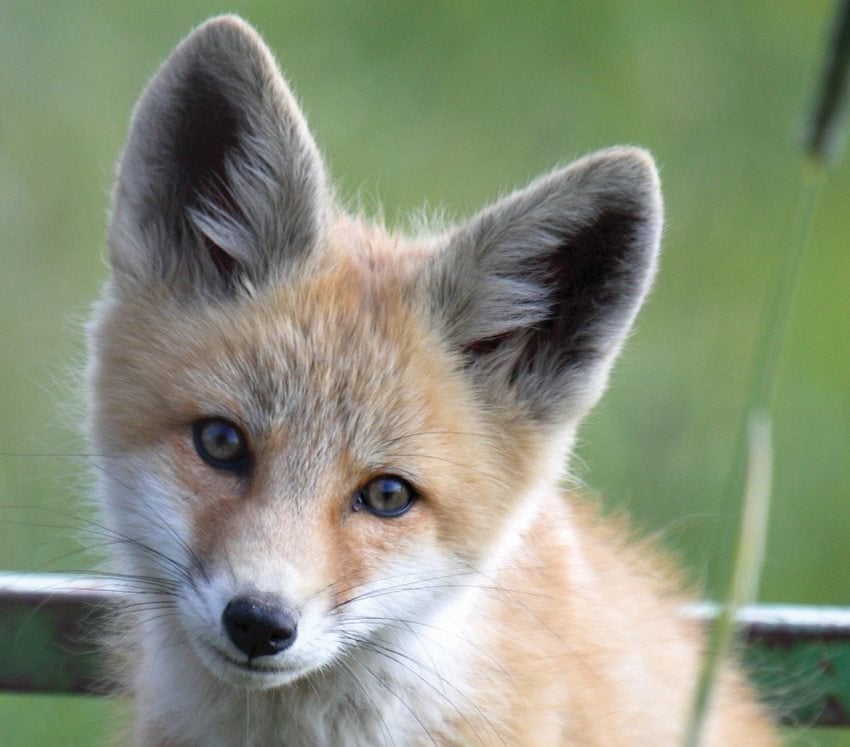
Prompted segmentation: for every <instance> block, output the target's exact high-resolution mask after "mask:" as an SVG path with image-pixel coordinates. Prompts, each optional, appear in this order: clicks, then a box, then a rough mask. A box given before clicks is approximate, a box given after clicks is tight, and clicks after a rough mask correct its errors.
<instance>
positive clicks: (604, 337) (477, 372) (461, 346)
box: [424, 148, 662, 424]
mask: <svg viewBox="0 0 850 747" xmlns="http://www.w3.org/2000/svg"><path fill="white" fill-rule="evenodd" d="M661 213H662V208H661V194H660V190H659V183H658V177H657V174H656V170H655V166H654V164H653V162H652V159H651V157H650V156H649V155H648V154H647V153H645V152H643V151H640V150H636V149H631V148H614V149H611V150H607V151H602V152H600V153H596V154H594V155H591V156H588V157H586V158H584V159H582V160H580V161H578V162H576V163H575V164H573V165H572V166H569V167H567V168H565V169H562V170H559V171H555V172H553V173H551V174H549V175H547V176H545V177H543V178H541V179H539V180H538V181H536V182H534V183H532V184H531V185H530V186H529V187H527V188H526V189H524V190H521V191H519V192H516V193H515V194H513V195H511V196H509V197H507V198H505V199H503V200H501V201H500V202H498V203H496V204H495V205H493V206H492V207H490V208H488V209H486V210H484V211H483V212H482V213H480V214H479V215H478V216H476V217H475V218H474V219H473V220H471V221H470V222H469V223H467V224H466V225H464V226H462V227H461V228H459V229H458V230H456V231H455V232H454V233H452V234H451V235H450V236H449V237H448V238H447V240H446V243H445V246H444V248H443V251H441V252H439V253H438V254H437V255H436V256H435V257H434V259H433V261H432V265H431V266H430V267H429V268H428V270H427V272H426V273H425V279H424V283H425V285H426V287H427V291H426V293H427V294H428V299H429V300H428V303H429V305H430V307H431V312H432V314H434V315H435V316H436V317H437V318H438V320H439V324H441V325H442V328H443V329H444V330H445V333H446V335H447V337H448V340H449V342H450V344H451V346H452V347H453V348H454V349H455V350H456V351H457V353H458V354H460V355H462V356H463V360H464V362H465V364H466V366H467V367H468V370H469V372H470V375H471V376H472V377H473V379H474V381H475V383H476V384H477V386H478V388H479V390H480V392H481V394H482V397H484V398H485V399H486V400H489V401H492V402H494V403H500V404H501V403H505V402H515V403H516V404H517V405H519V407H520V408H521V410H522V411H523V412H525V413H526V414H527V416H528V417H530V418H531V419H533V420H535V421H538V422H541V423H553V424H554V423H562V422H565V421H569V420H577V419H578V418H580V417H581V416H583V415H584V414H585V413H586V412H587V410H589V409H590V407H592V406H593V404H595V402H596V401H597V399H598V398H599V396H600V395H601V393H602V391H603V389H604V387H605V383H606V380H607V376H608V371H609V369H610V367H611V364H612V363H613V361H614V358H615V357H616V355H617V353H618V352H619V349H620V347H621V345H622V343H623V341H624V339H625V338H626V335H627V333H628V331H629V328H630V327H631V325H632V322H633V321H634V318H635V315H636V314H637V311H638V308H639V307H640V305H641V303H642V301H643V298H644V296H645V295H646V292H647V290H648V288H649V286H650V283H651V281H652V277H653V275H654V272H655V266H656V257H657V251H658V244H659V237H660V231H661Z"/></svg>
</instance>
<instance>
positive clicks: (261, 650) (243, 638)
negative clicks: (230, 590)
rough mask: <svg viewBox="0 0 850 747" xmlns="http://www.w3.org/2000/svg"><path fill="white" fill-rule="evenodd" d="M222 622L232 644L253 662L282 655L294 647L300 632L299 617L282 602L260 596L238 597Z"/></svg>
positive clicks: (226, 610) (229, 603) (228, 606)
mask: <svg viewBox="0 0 850 747" xmlns="http://www.w3.org/2000/svg"><path fill="white" fill-rule="evenodd" d="M221 620H222V622H223V623H224V629H225V630H226V631H227V635H228V636H229V637H230V640H231V641H233V643H234V645H235V646H236V648H238V649H239V650H240V651H242V652H243V653H245V654H247V655H248V658H249V659H254V658H256V657H257V656H274V655H275V654H279V653H280V652H281V651H284V650H285V649H287V648H289V647H290V646H291V645H292V644H293V642H294V641H295V636H296V633H297V631H298V624H297V622H296V620H295V616H294V615H293V613H292V612H291V611H290V610H288V609H287V608H286V607H284V606H283V605H282V604H280V602H279V600H276V599H273V600H269V599H267V598H263V597H257V596H254V597H251V596H246V597H234V598H233V599H231V600H230V601H229V602H228V603H227V607H225V608H224V613H223V614H222V616H221Z"/></svg>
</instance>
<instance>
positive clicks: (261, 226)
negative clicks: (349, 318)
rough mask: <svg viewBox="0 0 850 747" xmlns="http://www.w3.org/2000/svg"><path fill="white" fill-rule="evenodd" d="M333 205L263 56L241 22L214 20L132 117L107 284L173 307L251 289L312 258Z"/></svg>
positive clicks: (301, 124)
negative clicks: (176, 301)
mask: <svg viewBox="0 0 850 747" xmlns="http://www.w3.org/2000/svg"><path fill="white" fill-rule="evenodd" d="M330 199H331V198H330V195H329V193H328V188H327V186H326V177H325V170H324V166H323V164H322V161H321V158H320V156H319V154H318V150H317V148H316V145H315V143H314V142H313V139H312V138H311V136H310V134H309V132H308V130H307V125H306V122H305V121H304V118H303V116H302V115H301V113H300V111H299V109H298V106H297V104H296V103H295V100H294V98H293V97H292V94H291V93H290V92H289V89H288V88H287V86H286V83H285V82H284V80H283V77H282V76H281V74H280V71H279V70H278V67H277V65H276V63H275V61H274V59H273V57H272V55H271V53H270V52H269V50H268V48H267V47H266V46H265V44H264V43H263V41H262V40H261V39H260V37H259V36H258V35H257V33H256V32H255V31H254V30H253V29H252V28H251V27H250V26H248V24H246V23H245V22H244V21H242V20H240V19H239V18H236V17H234V16H224V17H220V18H215V19H212V20H210V21H208V22H207V23H205V24H203V25H202V26H200V27H199V28H198V29H196V30H195V31H194V32H193V33H192V34H190V35H189V36H188V38H186V39H185V40H184V41H183V42H182V43H181V44H180V45H179V46H178V47H177V49H176V50H175V51H174V52H173V53H172V54H171V56H170V57H169V58H168V59H167V60H166V62H165V63H164V64H163V66H162V67H161V68H160V70H159V72H157V73H156V75H155V76H154V77H153V79H152V80H151V82H150V83H149V84H148V86H147V88H146V89H145V91H144V93H143V94H142V96H141V98H140V100H139V102H138V104H137V105H136V108H135V111H134V113H133V118H132V122H131V125H130V133H129V136H128V139H127V144H126V147H125V149H124V153H123V154H122V156H121V159H120V161H119V164H118V173H117V179H116V184H115V191H114V196H113V211H112V216H111V220H110V226H109V244H110V252H111V261H112V266H113V269H114V271H115V275H116V279H117V281H118V283H119V286H121V285H122V284H126V283H129V284H131V285H139V284H142V285H147V284H148V283H150V282H151V281H154V282H159V283H165V284H166V285H167V286H168V287H169V288H171V289H172V290H173V291H175V292H177V293H179V294H181V295H190V294H197V293H203V294H206V293H219V292H226V291H227V290H228V289H230V288H232V287H234V284H235V283H236V282H237V281H239V280H244V281H248V282H249V283H250V284H252V285H259V284H261V283H262V282H263V281H264V280H266V279H268V278H269V277H270V276H275V275H279V274H280V273H284V272H286V271H287V270H288V269H290V268H291V267H292V266H293V264H295V263H297V262H298V261H299V260H300V259H301V258H303V257H305V256H306V255H307V254H309V252H310V250H311V248H312V247H313V246H315V245H316V244H317V242H318V240H319V237H320V234H321V231H322V230H323V225H324V223H325V220H324V212H325V210H326V209H327V207H328V204H329V202H330Z"/></svg>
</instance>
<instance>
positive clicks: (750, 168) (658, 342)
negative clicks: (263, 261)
mask: <svg viewBox="0 0 850 747" xmlns="http://www.w3.org/2000/svg"><path fill="white" fill-rule="evenodd" d="M739 5H740V6H743V7H734V8H733V6H731V5H729V4H721V3H714V4H709V3H699V4H698V3H682V4H672V3H667V2H660V0H647V1H646V2H643V3H633V2H628V1H626V0H623V1H622V2H600V3H557V2H541V3H536V4H534V5H533V7H532V5H531V4H523V5H519V4H515V3H506V2H494V3H488V4H483V3H482V4H480V5H473V4H471V3H467V4H456V3H448V2H446V3H442V2H432V3H427V4H423V3H414V2H372V3H368V4H354V3H322V4H316V3H310V2H294V1H293V2H288V3H285V4H283V3H271V2H268V3H259V2H252V3H248V2H245V3H241V4H239V5H238V7H237V6H234V5H233V4H232V3H230V4H227V5H216V4H214V3H205V2H200V0H193V1H189V2H184V3H180V4H173V5H170V6H166V5H162V6H158V7H156V8H153V7H149V6H145V5H138V4H135V5H134V4H115V3H105V2H102V3H97V2H79V3H73V4H71V3H66V4H59V3H54V4H40V3H29V2H23V0H5V2H4V3H3V4H2V6H1V7H0V70H2V71H3V72H2V74H0V113H2V114H0V257H2V260H3V263H2V270H0V344H2V349H3V355H2V356H0V423H2V430H0V454H2V456H0V568H11V569H33V568H42V567H48V568H79V567H82V566H84V565H85V564H86V563H87V562H88V561H87V560H86V558H85V557H83V556H80V555H76V554H72V555H68V554H67V553H69V552H71V551H74V550H75V549H76V548H77V545H76V543H75V541H74V540H73V539H72V535H73V534H74V531H73V529H72V528H71V527H70V526H69V525H70V524H71V523H72V522H71V521H69V520H65V519H63V518H62V517H59V516H56V515H51V514H46V513H43V512H41V511H39V510H37V508H36V507H38V506H47V507H49V508H51V509H54V510H58V511H63V512H64V511H69V512H72V513H81V512H82V511H83V508H82V506H83V504H82V502H81V501H80V500H79V496H80V495H82V494H84V493H85V487H84V486H85V479H84V477H85V469H86V465H85V461H84V459H82V458H80V457H79V456H73V455H75V454H76V455H79V454H81V453H82V452H83V451H84V448H85V446H84V444H83V443H82V441H81V440H80V438H79V436H78V435H77V431H76V425H77V422H78V420H79V418H80V417H81V415H80V414H79V411H78V410H77V409H75V406H74V405H73V404H70V405H69V402H71V401H72V399H73V396H74V395H73V393H74V391H75V390H76V389H77V388H78V387H77V386H76V385H75V384H74V380H75V376H76V373H75V371H76V370H77V369H78V368H79V366H80V363H81V361H82V360H83V350H82V339H81V334H80V320H81V319H83V318H84V317H85V315H86V310H87V307H88V305H89V304H90V302H91V301H92V300H93V299H94V297H95V296H96V295H97V292H98V288H99V286H100V284H101V282H102V281H103V279H104V278H105V274H106V267H105V264H104V261H103V255H104V252H105V246H104V240H103V224H104V219H105V211H106V207H107V203H108V190H109V184H110V180H111V173H112V167H113V162H114V159H115V156H116V155H117V153H118V151H119V148H120V146H121V140H122V138H123V134H124V130H125V127H126V123H127V119H128V115H129V111H130V108H131V106H132V104H133V101H134V100H135V98H136V96H137V94H138V92H139V90H140V88H141V86H142V85H143V84H144V82H145V80H146V79H147V77H148V76H149V75H150V74H151V73H152V72H153V70H154V69H155V67H156V65H158V64H159V62H160V61H161V60H162V58H163V57H164V56H165V55H166V54H167V52H168V51H169V50H170V48H171V47H172V46H173V45H174V44H175V43H176V42H177V41H178V40H179V39H180V38H181V37H182V36H183V35H184V33H185V32H186V31H187V30H188V29H189V28H190V27H191V26H192V25H194V24H196V23H197V22H199V21H200V20H202V19H203V18H205V17H207V16H209V15H212V14H214V13H216V12H221V11H223V10H229V9H233V8H234V7H236V9H238V10H239V11H240V12H241V13H243V14H244V15H245V16H246V17H247V18H248V19H249V20H251V21H252V22H254V23H255V24H257V25H258V26H259V27H260V29H261V30H262V32H263V33H264V35H265V36H266V38H267V40H268V41H269V42H270V44H271V46H272V47H273V48H274V50H275V51H276V53H277V54H278V56H279V58H280V60H281V63H282V65H283V67H284V69H285V70H286V71H287V73H288V75H289V77H290V79H291V81H292V83H293V85H294V87H295V90H296V92H297V94H298V95H299V98H300V99H301V100H302V102H303V103H304V105H305V108H306V110H307V112H308V115H309V117H310V121H311V125H312V127H313V129H314V131H315V132H316V134H317V138H318V140H319V142H320V145H321V146H322V148H323V149H324V151H325V153H326V155H327V157H328V161H329V163H330V165H331V169H332V172H333V174H334V175H335V177H336V179H337V181H338V183H339V184H340V185H341V188H342V193H343V195H345V196H346V197H348V198H350V199H352V200H354V199H357V200H360V201H361V202H362V203H363V204H365V205H367V206H368V205H375V204H377V203H378V200H379V199H380V202H381V204H382V205H383V207H384V211H385V213H386V215H387V216H388V217H389V218H390V219H391V220H397V219H401V218H402V217H403V216H404V215H406V214H408V213H409V212H410V211H412V210H415V209H418V208H420V207H421V206H422V205H423V204H426V205H428V206H429V207H430V208H434V209H436V208H445V209H446V211H447V212H448V214H449V215H456V216H460V215H464V214H468V213H470V212H471V211H473V210H474V209H476V208H477V207H478V206H480V205H482V204H483V203H484V202H486V201H488V200H490V199H492V198H494V197H496V196H497V195H498V194H500V193H501V192H503V191H505V190H507V189H509V188H511V187H513V186H517V185H519V184H522V183H523V182H525V181H527V180H528V179H530V178H531V177H533V176H534V175H536V174H537V173H539V172H541V171H543V170H545V169H547V168H549V167H551V166H553V165H555V164H558V163H563V162H565V161H567V160H569V159H570V158H572V157H574V156H577V155H580V154H582V153H584V152H586V151H588V150H591V149H594V148H598V147H603V146H606V145H610V144H613V143H618V142H626V143H635V144H642V145H645V146H647V147H649V148H650V149H651V150H652V151H653V152H654V153H655V155H656V157H657V159H658V161H659V163H660V165H661V168H662V178H663V181H664V189H665V196H666V202H667V229H666V233H665V241H664V259H663V263H662V268H661V274H660V277H659V279H658V283H657V286H656V291H655V294H654V296H653V298H652V300H651V302H650V304H649V306H648V307H647V309H646V311H645V313H644V314H643V316H642V319H641V322H640V325H639V329H638V332H637V333H636V335H635V336H634V337H633V339H632V341H631V343H630V345H629V346H628V349H627V351H626V354H625V356H624V358H623V360H622V361H621V364H620V365H619V367H618V369H617V371H616V373H615V375H614V377H613V380H612V388H611V391H610V392H609V394H608V395H607V397H606V398H605V399H604V400H603V403H602V404H601V405H600V407H599V408H598V409H597V410H596V411H595V413H594V414H593V415H592V416H591V418H590V420H589V422H588V424H587V426H586V427H585V429H584V430H583V431H582V437H581V447H580V452H579V459H578V460H577V461H576V467H577V468H578V471H579V472H580V473H581V475H582V476H583V477H584V478H585V479H586V480H587V481H588V482H589V483H590V484H591V485H592V486H594V487H595V488H596V489H598V490H599V491H600V492H601V493H602V494H603V495H604V496H605V501H606V504H607V505H610V506H626V507H627V508H628V509H629V511H630V512H631V513H632V514H633V516H634V517H635V519H636V521H637V522H638V524H639V525H640V526H642V527H644V528H645V529H646V530H647V531H651V532H658V533H661V534H662V535H663V536H664V537H665V540H666V542H667V544H668V545H669V546H670V547H671V548H672V549H673V550H674V551H675V552H677V553H679V554H681V555H682V556H683V557H684V558H685V559H686V561H687V563H688V564H689V567H690V568H691V569H692V571H693V575H694V577H695V578H697V579H700V580H702V581H703V582H704V583H706V585H707V587H708V588H709V589H710V590H711V591H712V592H717V591H719V590H720V589H722V586H723V582H724V567H725V564H726V563H727V562H728V553H725V552H720V551H718V546H723V542H726V543H727V544H728V537H729V536H730V529H729V527H730V526H732V525H733V524H734V522H735V521H736V519H737V515H738V506H737V505H732V504H730V503H729V502H728V501H726V500H724V498H723V496H724V492H725V485H726V479H727V475H728V472H729V468H730V464H731V461H732V457H733V455H732V448H733V444H734V443H735V441H736V437H737V429H738V426H739V423H740V422H741V418H742V410H743V406H744V400H745V396H746V392H747V389H748V385H749V377H750V372H751V362H752V357H753V348H754V345H755V344H756V338H757V332H758V329H757V328H758V322H759V318H760V313H761V309H762V307H763V304H764V301H765V298H766V296H767V293H768V283H769V282H770V280H771V279H772V278H773V276H774V271H775V268H776V266H777V262H778V261H779V257H780V253H781V251H782V250H783V249H784V248H785V246H786V245H787V242H788V240H789V233H790V232H791V231H792V229H793V213H794V208H795V204H796V200H797V193H798V188H799V173H800V168H799V166H800V158H801V156H800V150H799V147H798V144H797V132H798V130H799V125H800V124H801V122H802V115H803V112H804V111H805V110H806V108H807V105H808V103H809V98H810V97H811V95H812V94H813V85H814V81H815V79H816V74H817V70H818V65H819V62H820V59H821V49H822V44H823V42H824V32H825V30H826V24H827V22H828V20H829V17H830V15H831V4H830V3H829V2H826V1H824V0H812V1H811V2H809V3H806V4H804V5H802V4H795V3H774V2H770V1H769V0H761V1H760V2H756V1H753V2H748V3H746V4H739ZM848 205H850V168H848V164H847V162H846V161H845V163H844V165H843V167H840V168H839V169H837V170H836V171H835V172H834V173H833V174H831V176H830V179H829V181H828V182H827V184H826V187H825V189H824V191H823V193H822V196H821V199H820V202H819V205H818V209H817V212H816V215H815V216H814V227H813V231H812V235H811V237H810V242H809V249H808V253H807V256H806V261H805V264H804V265H803V268H802V271H801V275H800V277H799V286H798V292H797V294H796V299H795V305H794V308H793V316H792V318H791V321H790V327H789V336H788V339H787V343H786V346H785V349H784V353H783V357H782V359H781V361H780V369H779V376H778V381H777V395H776V408H775V411H774V417H773V429H774V454H775V475H774V484H773V501H772V503H773V506H772V518H771V525H770V536H769V542H768V547H767V559H766V565H765V574H764V578H763V581H762V585H761V590H762V591H761V596H762V598H763V599H764V600H768V601H793V602H804V603H833V604H850V574H848V573H847V571H846V569H847V568H850V542H848V540H847V538H848V527H850V344H848V342H847V341H848V340H850V313H848V312H850V300H848V299H850V295H849V294H848V291H847V287H848V281H849V280H850V277H848V238H847V237H848V236H850V210H848V209H847V206H848ZM57 453H61V454H66V455H70V456H65V457H49V458H48V457H34V456H13V454H57ZM8 506H26V507H31V508H29V509H17V508H16V509H14V510H13V509H9V508H3V507H8ZM45 523H49V524H59V525H60V526H59V527H58V528H52V529H51V528H47V527H44V526H41V525H42V524H45ZM718 538H721V539H722V540H723V541H719V540H718ZM723 538H727V539H723ZM109 713H110V712H109V710H108V708H106V707H105V706H104V705H103V704H102V703H91V702H89V701H86V700H84V699H77V698H71V699H62V698H49V699H44V698H29V699H26V698H24V699H22V698H18V697H14V698H11V697H5V696H4V697H0V723H2V724H3V727H2V736H0V743H2V745H3V747H6V745H9V746H10V747H13V746H17V745H33V744H37V745H42V744H44V745H53V744H57V745H87V744H99V743H101V738H100V737H99V736H97V735H98V734H100V733H102V730H101V729H99V727H98V726H97V725H98V724H103V723H104V722H106V721H108V718H109ZM92 724H95V726H94V727H92V726H91V725H92ZM795 740H796V741H795V743H799V744H812V745H817V744H823V745H826V744H832V745H838V744H845V745H850V736H848V735H843V734H842V735H839V736H838V737H837V738H836V739H835V740H833V741H830V739H829V738H828V736H827V735H826V733H824V732H819V731H807V732H804V733H797V734H796V735H795Z"/></svg>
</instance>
